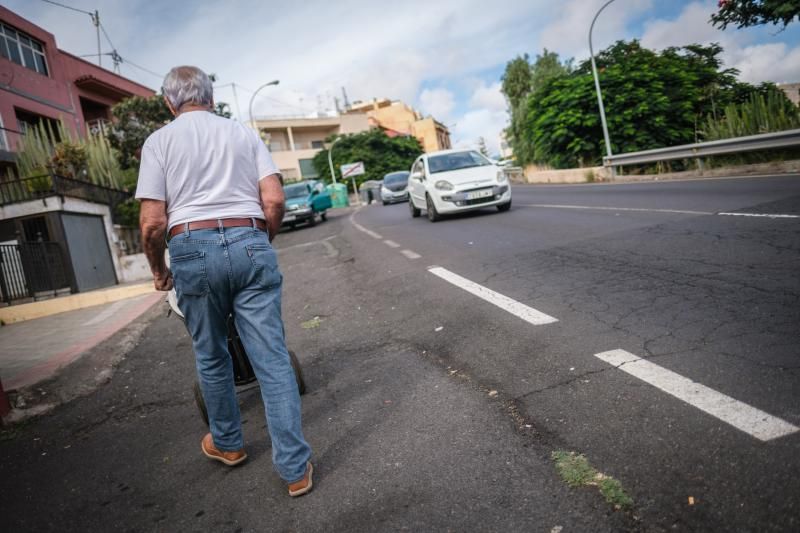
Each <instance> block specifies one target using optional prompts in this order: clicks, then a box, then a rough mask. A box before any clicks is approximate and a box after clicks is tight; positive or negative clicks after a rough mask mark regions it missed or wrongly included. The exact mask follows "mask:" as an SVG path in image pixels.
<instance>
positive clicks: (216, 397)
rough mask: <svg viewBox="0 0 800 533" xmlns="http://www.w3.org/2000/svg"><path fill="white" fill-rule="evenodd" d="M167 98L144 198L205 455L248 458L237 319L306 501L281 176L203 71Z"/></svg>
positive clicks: (147, 146)
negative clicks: (234, 356)
mask: <svg viewBox="0 0 800 533" xmlns="http://www.w3.org/2000/svg"><path fill="white" fill-rule="evenodd" d="M162 92H163V94H164V100H165V101H166V103H167V106H169V109H170V111H171V112H172V114H173V115H175V120H174V121H172V122H171V123H170V124H168V125H166V126H164V127H163V128H161V129H159V130H158V131H156V132H155V133H153V134H152V135H150V137H148V138H147V140H146V141H145V143H144V146H143V147H142V158H141V167H140V170H139V183H138V187H137V189H136V198H139V199H140V200H141V202H142V203H141V219H140V224H141V230H142V242H143V246H144V250H145V254H146V255H147V260H148V261H149V263H150V269H151V271H152V273H153V280H154V283H155V287H156V289H158V290H162V291H167V290H170V289H171V288H172V286H173V283H174V286H175V291H176V293H177V296H178V306H179V307H180V309H181V311H182V312H183V314H184V315H185V317H186V324H187V326H188V329H189V332H190V333H191V336H192V344H193V346H194V353H195V356H196V359H197V374H198V376H199V381H200V387H201V389H202V391H203V398H204V399H205V403H206V407H207V409H208V419H209V426H210V429H211V433H209V434H207V435H206V436H205V438H203V440H202V442H201V448H202V451H203V453H204V454H205V455H206V456H207V457H209V458H211V459H214V460H217V461H220V462H222V463H224V464H226V465H229V466H235V465H238V464H240V463H241V462H242V461H244V460H245V459H246V458H247V454H246V453H245V451H244V442H243V439H242V427H241V421H240V414H239V405H238V403H237V401H236V391H235V389H234V381H233V368H232V361H231V358H230V354H229V352H228V344H227V325H226V320H227V317H228V316H229V315H230V314H231V313H233V314H234V316H235V320H236V329H237V330H238V332H239V336H240V337H241V340H242V343H243V344H244V347H245V350H246V351H247V354H248V356H249V358H250V362H251V363H252V365H253V370H254V371H255V374H256V376H257V378H258V381H259V384H260V385H261V396H262V399H263V401H264V407H265V410H266V414H267V425H268V427H269V434H270V437H271V439H272V461H273V464H274V465H275V469H276V470H277V471H278V474H279V475H280V476H281V477H282V478H283V479H284V480H285V481H286V482H287V483H288V486H289V495H291V496H300V495H302V494H305V493H307V492H309V491H310V490H311V486H312V479H311V476H312V473H313V467H312V465H311V462H310V461H309V459H310V457H311V448H310V447H309V445H308V444H307V443H306V441H305V438H304V437H303V430H302V426H301V420H300V395H299V392H298V390H297V383H296V381H295V376H294V371H293V369H292V366H291V363H290V360H289V353H288V351H287V349H286V344H285V340H284V335H283V322H282V320H281V282H282V280H283V276H282V275H281V273H280V271H279V270H278V261H277V257H276V254H275V251H274V250H273V249H272V246H271V244H270V243H271V241H272V239H273V238H274V237H275V235H276V234H277V233H278V229H279V228H280V225H281V219H282V218H283V209H284V197H283V189H282V187H281V182H280V176H279V171H278V169H277V168H276V167H275V164H274V163H273V162H272V157H271V156H270V154H269V151H268V150H267V148H266V147H265V146H264V144H263V143H262V142H261V140H260V139H259V138H258V135H256V134H255V133H254V132H253V131H252V130H250V129H249V128H247V127H245V126H243V125H242V124H240V123H238V122H235V121H233V120H229V119H225V118H222V117H219V116H217V115H215V114H214V113H212V112H211V111H212V109H213V108H214V102H213V95H212V88H211V81H210V80H209V78H208V76H207V75H206V74H205V73H204V72H203V71H201V70H200V69H198V68H196V67H186V66H185V67H176V68H173V69H172V70H171V71H170V72H169V74H167V77H166V78H165V79H164V87H163V89H162ZM167 242H168V246H169V255H170V268H167V265H166V263H165V260H164V248H165V246H167ZM173 278H174V281H173Z"/></svg>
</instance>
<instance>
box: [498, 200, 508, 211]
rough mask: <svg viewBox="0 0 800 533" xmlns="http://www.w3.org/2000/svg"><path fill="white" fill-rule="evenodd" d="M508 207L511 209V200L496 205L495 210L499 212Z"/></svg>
mask: <svg viewBox="0 0 800 533" xmlns="http://www.w3.org/2000/svg"><path fill="white" fill-rule="evenodd" d="M509 209H511V200H509V201H508V202H506V203H504V204H500V205H498V206H497V210H498V211H500V212H501V213H502V212H504V211H508V210H509Z"/></svg>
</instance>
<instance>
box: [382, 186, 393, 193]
mask: <svg viewBox="0 0 800 533" xmlns="http://www.w3.org/2000/svg"><path fill="white" fill-rule="evenodd" d="M381 194H392V191H390V190H389V189H387V188H386V187H381Z"/></svg>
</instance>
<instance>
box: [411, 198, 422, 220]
mask: <svg viewBox="0 0 800 533" xmlns="http://www.w3.org/2000/svg"><path fill="white" fill-rule="evenodd" d="M408 209H409V210H410V211H411V216H412V217H413V218H417V217H418V216H419V215H420V213H422V211H420V210H419V209H417V208H416V207H415V206H414V202H412V201H411V198H409V199H408Z"/></svg>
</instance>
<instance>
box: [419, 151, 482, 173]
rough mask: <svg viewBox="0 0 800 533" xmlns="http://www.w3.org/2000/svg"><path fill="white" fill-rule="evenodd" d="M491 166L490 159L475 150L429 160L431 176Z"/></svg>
mask: <svg viewBox="0 0 800 533" xmlns="http://www.w3.org/2000/svg"><path fill="white" fill-rule="evenodd" d="M491 164H492V163H491V162H490V161H489V160H488V159H486V158H485V157H483V156H482V155H481V154H480V153H478V152H476V151H474V150H470V151H468V152H452V153H449V154H441V155H433V156H431V157H429V158H428V168H429V169H430V171H431V174H436V173H437V172H449V171H451V170H461V169H462V168H471V167H482V166H486V165H491Z"/></svg>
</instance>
